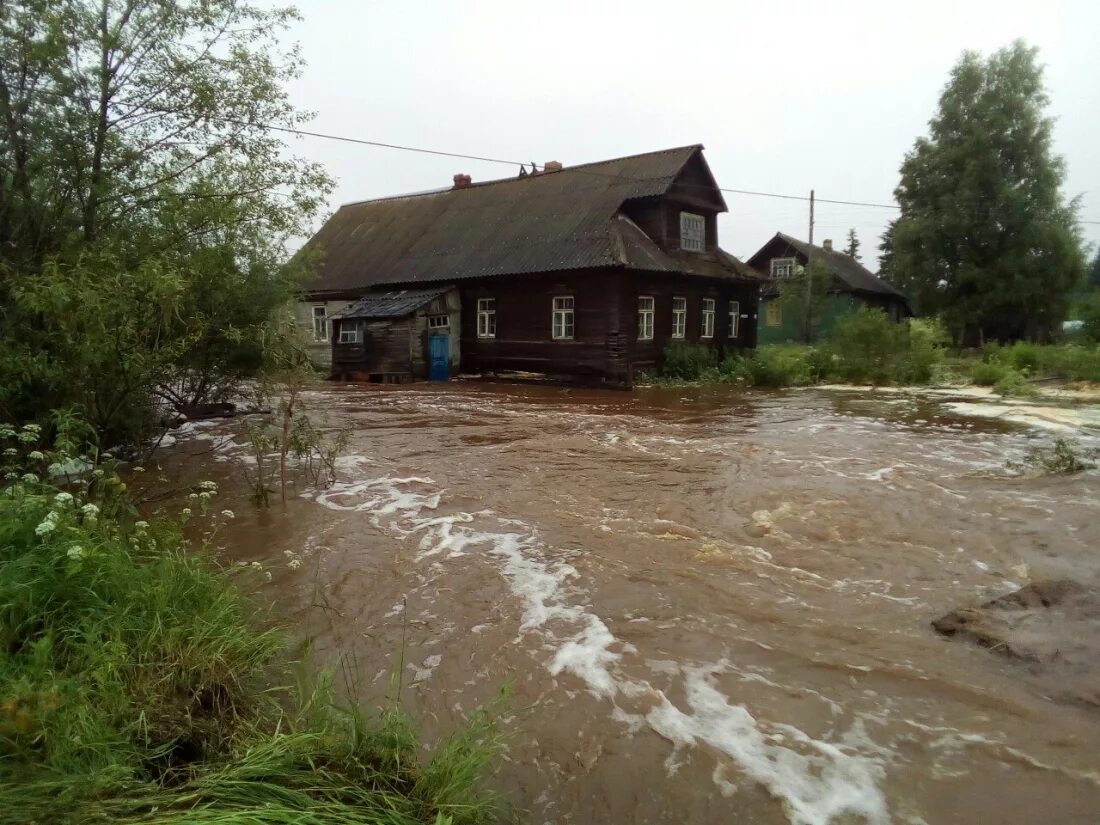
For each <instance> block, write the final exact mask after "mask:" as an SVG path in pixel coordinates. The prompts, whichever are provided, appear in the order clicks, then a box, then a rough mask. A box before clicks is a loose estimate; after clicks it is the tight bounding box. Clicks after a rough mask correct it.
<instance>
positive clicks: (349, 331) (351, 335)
mask: <svg viewBox="0 0 1100 825" xmlns="http://www.w3.org/2000/svg"><path fill="white" fill-rule="evenodd" d="M338 340H339V342H340V343H341V344H358V343H359V324H358V323H356V322H355V321H346V322H344V323H342V324H340V337H339V339H338Z"/></svg>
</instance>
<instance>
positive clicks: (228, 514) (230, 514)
mask: <svg viewBox="0 0 1100 825" xmlns="http://www.w3.org/2000/svg"><path fill="white" fill-rule="evenodd" d="M222 515H223V516H225V517H226V518H236V517H235V516H234V515H233V511H232V510H222Z"/></svg>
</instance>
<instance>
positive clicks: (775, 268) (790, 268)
mask: <svg viewBox="0 0 1100 825" xmlns="http://www.w3.org/2000/svg"><path fill="white" fill-rule="evenodd" d="M792 275H794V258H772V277H773V278H790V277H791V276H792Z"/></svg>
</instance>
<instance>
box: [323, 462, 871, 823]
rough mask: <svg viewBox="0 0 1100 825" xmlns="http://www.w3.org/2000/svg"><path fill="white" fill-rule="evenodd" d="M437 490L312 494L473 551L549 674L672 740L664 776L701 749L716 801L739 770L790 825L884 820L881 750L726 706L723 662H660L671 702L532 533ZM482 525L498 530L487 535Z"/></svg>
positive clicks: (377, 484)
mask: <svg viewBox="0 0 1100 825" xmlns="http://www.w3.org/2000/svg"><path fill="white" fill-rule="evenodd" d="M432 485H433V482H432V481H431V480H430V479H428V478H421V477H415V476H414V477H407V478H396V477H388V476H387V477H382V478H376V479H369V480H363V481H356V482H344V483H339V484H337V485H334V486H333V487H332V488H330V489H329V490H327V491H323V492H320V493H318V494H317V495H316V496H315V498H316V500H317V502H318V503H319V504H321V505H322V506H325V507H329V508H331V509H334V510H341V511H356V512H365V513H368V514H369V516H370V519H371V522H372V523H373V524H375V525H376V526H378V527H380V528H382V529H388V530H390V531H392V532H394V533H396V534H397V535H399V536H402V537H404V536H408V535H412V534H415V533H420V534H421V537H420V542H419V547H418V553H417V557H418V559H426V558H432V557H437V558H438V557H442V558H451V557H454V556H464V555H469V554H471V551H474V550H476V549H480V550H481V551H482V552H481V556H482V557H483V558H486V559H490V560H492V561H493V562H494V564H495V566H496V567H497V569H498V570H499V572H500V574H501V575H502V576H503V578H504V580H505V581H506V582H507V583H508V586H509V589H510V590H511V592H512V594H513V595H514V596H515V597H516V598H517V599H518V600H519V603H520V608H521V618H520V627H519V631H520V634H521V635H523V634H527V633H537V634H538V635H539V636H540V637H541V638H542V639H543V640H544V641H545V642H546V643H547V645H548V646H549V647H550V648H551V649H552V650H553V654H552V656H550V658H549V660H548V661H546V662H545V663H544V664H545V667H546V668H547V670H548V671H549V672H550V674H551V675H553V676H560V675H561V674H564V673H569V674H571V675H572V676H574V677H576V678H578V679H579V680H580V681H581V682H582V683H583V684H584V686H585V688H586V689H587V690H588V692H589V693H590V694H592V695H593V696H596V697H598V698H601V699H605V700H609V701H611V702H612V705H613V707H612V710H611V716H612V718H613V719H614V720H615V721H617V722H620V723H621V724H623V725H624V726H625V727H626V728H627V729H628V731H629V732H631V733H634V732H636V731H638V730H641V729H643V728H646V727H648V728H649V729H651V730H653V731H654V732H656V733H657V734H659V735H660V736H662V737H663V738H665V739H666V740H668V741H669V742H670V743H671V744H672V746H673V752H672V755H671V756H670V757H669V760H668V763H667V766H668V769H669V771H670V772H674V771H675V770H676V768H677V767H678V766H679V765H680V764H681V759H682V756H683V753H684V751H685V750H687V749H693V750H705V751H709V752H710V753H712V754H713V755H714V757H715V759H716V762H717V764H716V767H715V769H714V773H713V779H714V781H715V784H716V786H717V787H718V789H719V791H720V792H721V793H723V795H732V794H734V793H735V792H736V790H737V787H738V786H737V783H736V782H735V781H733V779H732V778H731V772H733V771H734V769H736V771H739V772H740V774H741V775H743V776H744V777H746V778H748V779H750V780H752V781H754V782H756V783H758V784H760V785H761V786H763V787H764V788H766V789H767V790H768V792H769V793H770V794H771V795H772V796H773V797H774V798H776V799H777V800H778V801H779V802H780V803H781V804H782V805H783V808H784V810H785V812H786V814H787V816H788V818H789V819H790V821H791V822H792V823H795V825H819V824H820V825H825V823H828V822H830V821H832V820H834V819H836V818H837V817H840V816H849V817H850V816H856V817H859V818H862V819H863V820H864V821H866V822H868V823H871V824H872V825H879V824H880V823H885V822H888V821H889V815H888V813H887V807H886V800H885V797H884V795H883V793H882V791H881V789H880V788H879V782H880V780H881V778H882V775H883V772H884V768H883V763H882V762H881V761H880V760H878V759H876V758H875V756H874V755H873V754H875V753H877V752H878V748H877V746H872V747H867V748H862V749H861V748H860V747H858V746H857V744H855V743H856V740H857V739H858V737H857V736H855V735H849V736H847V737H846V738H845V739H844V740H842V741H841V742H840V743H839V744H834V743H830V742H826V741H822V740H818V739H815V738H813V737H811V736H809V735H807V734H806V733H804V732H802V731H801V730H799V729H798V728H795V727H793V726H790V725H784V724H779V723H769V722H767V721H765V720H758V719H757V718H756V717H754V716H753V715H752V714H751V713H750V712H749V710H748V709H747V708H746V707H744V706H743V705H737V704H732V703H731V702H730V700H729V698H728V697H727V696H726V695H725V694H723V693H722V692H721V691H720V690H719V689H718V687H717V685H716V684H715V682H714V674H715V673H718V672H722V671H724V670H726V669H727V663H725V662H719V663H717V664H709V665H703V666H698V665H679V664H678V663H669V665H668V666H665V667H662V668H661V671H662V673H663V674H669V675H672V676H673V678H675V677H676V676H677V675H680V676H682V678H683V687H684V691H685V694H686V706H685V707H683V708H681V707H677V706H676V705H675V704H673V703H672V702H671V701H670V700H669V698H668V697H667V696H666V695H665V693H664V692H663V691H661V690H659V689H657V688H655V687H653V686H652V685H651V684H650V683H649V682H647V681H645V680H644V679H635V678H631V677H630V676H628V675H627V674H626V672H625V670H624V662H623V659H624V656H625V655H627V654H632V653H636V651H635V650H634V649H633V648H632V647H631V646H629V645H624V644H622V642H621V641H620V640H619V639H617V638H616V637H615V635H614V633H613V632H612V631H611V629H610V628H609V627H608V625H607V623H606V622H604V620H603V619H601V618H600V617H599V616H598V615H597V614H596V613H595V612H594V611H593V610H592V609H591V606H590V605H589V604H588V603H587V602H586V601H585V600H584V591H583V590H582V589H580V588H579V587H578V586H577V584H576V582H577V580H578V579H579V574H578V572H577V570H576V569H575V568H574V567H573V566H572V565H571V564H569V563H568V562H567V561H566V560H563V559H561V558H555V557H554V555H555V553H554V551H553V550H552V549H551V548H548V547H547V546H546V545H545V543H544V542H543V541H542V540H541V539H540V537H539V534H538V531H537V530H535V529H534V528H533V527H531V526H529V525H527V524H525V523H524V522H522V521H519V520H516V519H509V518H502V517H498V516H495V515H493V514H492V513H490V512H488V511H482V512H480V513H476V514H471V513H455V514H446V515H445V514H437V513H436V512H435V511H438V509H439V507H440V504H441V501H442V496H443V491H441V490H436V489H432ZM425 488H427V489H425ZM425 511H432V512H429V513H426V512H425ZM487 521H488V522H494V523H495V526H496V527H497V528H498V529H495V530H494V529H485V528H483V527H482V526H481V525H483V524H484V523H485V522H487ZM808 575H813V574H808ZM434 658H435V657H428V660H425V662H424V665H423V666H421V667H418V668H416V670H417V674H418V676H419V674H420V673H421V672H426V673H427V674H428V675H430V672H431V670H432V669H434V667H436V666H438V662H435V663H434V664H433V663H432V662H431V661H430V660H434ZM440 661H441V659H440ZM425 678H427V677H426V676H425ZM620 697H622V698H624V699H627V700H630V701H631V702H632V703H634V702H636V701H638V700H639V699H640V700H641V701H642V702H643V704H645V705H646V706H649V707H651V709H650V710H649V711H648V712H646V713H644V714H641V713H630V712H628V711H626V710H624V709H623V708H621V707H620V706H619V705H618V703H617V701H616V700H617V699H618V698H620ZM870 744H871V745H873V743H870Z"/></svg>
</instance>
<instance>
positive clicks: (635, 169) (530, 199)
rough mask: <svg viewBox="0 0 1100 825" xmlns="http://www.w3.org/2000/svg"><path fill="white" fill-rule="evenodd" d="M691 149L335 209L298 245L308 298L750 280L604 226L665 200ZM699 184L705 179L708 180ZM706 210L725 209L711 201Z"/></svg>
mask: <svg viewBox="0 0 1100 825" xmlns="http://www.w3.org/2000/svg"><path fill="white" fill-rule="evenodd" d="M702 148H703V147H702V146H699V145H692V146H681V147H679V148H675V149H665V150H662V151H658V152H648V153H646V154H641V155H631V156H629V157H622V158H615V159H613V160H606V161H601V162H598V163H588V164H582V165H578V166H572V167H566V168H564V169H562V170H560V171H557V172H543V173H540V174H537V175H530V176H527V177H519V178H517V177H511V178H506V179H502V180H493V181H485V182H482V183H474V184H472V185H470V186H469V187H466V188H462V189H444V190H437V191H433V192H423V193H418V194H414V195H403V196H398V197H390V198H382V199H379V200H370V201H362V202H359V203H351V204H347V205H345V206H342V207H341V208H340V209H339V210H338V211H337V212H336V214H335V215H333V216H332V217H331V218H330V219H329V220H328V221H327V222H326V223H325V225H324V226H323V227H322V228H321V230H320V231H319V232H318V233H317V234H316V235H315V236H314V237H313V238H312V239H311V240H310V241H309V243H308V244H307V245H306V249H317V250H318V251H320V253H321V264H320V266H319V275H318V278H317V280H316V281H315V282H314V283H313V284H312V285H311V286H310V288H309V290H310V292H312V293H314V294H322V293H326V292H330V293H338V292H347V291H353V290H358V289H363V288H366V287H369V286H373V285H381V284H427V283H436V282H454V281H457V280H460V279H465V278H478V277H484V276H489V275H506V274H507V275H511V274H522V273H529V272H546V271H554V270H570V269H586V268H596V267H628V266H635V265H637V266H638V267H639V268H643V269H656V270H661V271H688V272H693V273H697V274H711V275H715V276H721V277H727V278H728V277H759V276H758V275H757V274H756V273H754V272H752V271H751V270H750V269H748V268H747V267H745V266H744V265H743V264H741V263H740V262H739V261H736V259H734V258H733V257H732V256H730V255H727V254H726V253H723V252H716V253H712V254H704V255H696V254H693V253H684V254H682V255H681V254H678V253H669V252H666V251H663V250H661V249H660V248H659V247H658V246H657V245H656V244H655V243H654V242H653V241H652V240H651V239H650V238H648V237H647V236H646V235H645V233H644V232H642V231H641V229H639V228H638V227H637V226H634V225H629V226H628V225H625V224H624V223H623V221H622V220H615V218H616V217H617V216H618V213H619V210H620V207H622V205H623V203H624V202H626V201H628V200H632V199H635V198H646V197H657V196H661V195H666V194H669V193H670V191H671V190H673V187H674V184H675V182H676V180H677V178H678V176H679V175H680V174H681V172H682V171H683V170H684V167H685V166H686V165H687V164H688V163H689V162H690V161H691V160H692V158H694V157H696V156H698V158H699V162H701V163H702V164H703V168H704V169H706V161H705V160H704V159H703V157H702ZM707 174H708V175H709V174H710V173H709V170H708V171H707ZM716 206H719V207H720V208H722V209H724V208H725V204H724V202H723V201H722V200H721V196H720V194H719V195H718V198H717V200H716Z"/></svg>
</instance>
